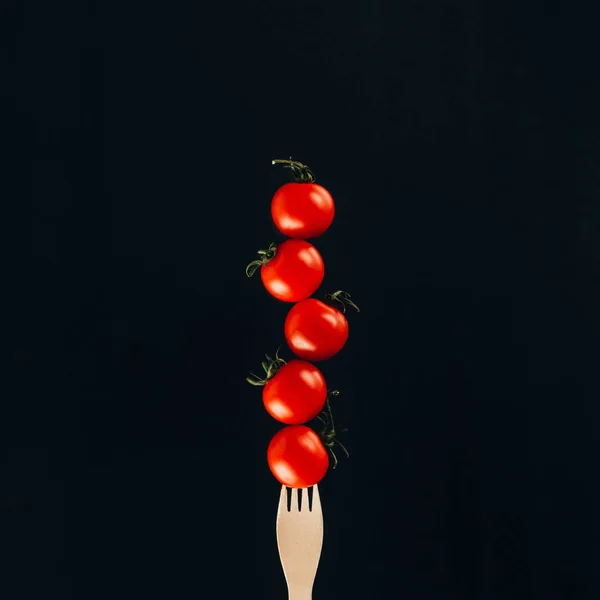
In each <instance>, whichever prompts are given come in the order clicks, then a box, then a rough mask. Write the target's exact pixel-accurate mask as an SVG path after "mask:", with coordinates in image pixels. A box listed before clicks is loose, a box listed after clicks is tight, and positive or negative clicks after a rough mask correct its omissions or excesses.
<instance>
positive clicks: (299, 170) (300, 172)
mask: <svg viewBox="0 0 600 600" xmlns="http://www.w3.org/2000/svg"><path fill="white" fill-rule="evenodd" d="M271 164H273V165H280V164H281V165H284V166H285V168H286V169H290V170H291V171H292V174H293V175H294V179H295V180H296V182H297V183H314V182H315V176H314V174H313V172H312V171H311V170H310V169H309V168H308V167H307V166H306V165H304V164H302V163H301V162H298V161H297V160H292V158H291V157H290V159H289V160H285V159H276V160H274V161H272V163H271Z"/></svg>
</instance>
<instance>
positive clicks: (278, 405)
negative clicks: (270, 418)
mask: <svg viewBox="0 0 600 600" xmlns="http://www.w3.org/2000/svg"><path fill="white" fill-rule="evenodd" d="M270 409H271V412H273V413H275V414H276V415H277V416H278V417H279V418H281V419H289V418H290V417H292V416H293V414H294V413H292V411H291V410H290V407H289V406H287V405H286V404H284V403H283V402H282V401H281V400H279V399H277V400H272V401H271V404H270Z"/></svg>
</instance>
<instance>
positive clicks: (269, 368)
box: [246, 346, 287, 387]
mask: <svg viewBox="0 0 600 600" xmlns="http://www.w3.org/2000/svg"><path fill="white" fill-rule="evenodd" d="M280 349H281V346H279V348H278V349H277V352H276V354H275V358H271V357H270V356H269V355H268V354H265V358H266V359H267V360H266V361H265V360H263V361H262V362H261V363H260V364H261V366H262V368H263V371H264V372H265V377H264V378H263V377H259V376H258V375H255V374H254V373H250V375H248V377H246V381H247V382H248V383H249V384H250V385H254V386H257V387H258V386H264V385H267V383H269V381H270V380H271V379H273V377H275V375H276V374H277V371H279V369H281V367H283V365H285V364H287V363H286V361H285V360H283V358H281V357H280V356H279V350H280Z"/></svg>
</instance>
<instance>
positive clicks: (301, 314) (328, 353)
mask: <svg viewBox="0 0 600 600" xmlns="http://www.w3.org/2000/svg"><path fill="white" fill-rule="evenodd" d="M284 332H285V339H286V341H287V344H288V346H289V347H290V350H292V352H293V353H294V354H295V355H296V356H298V357H299V358H302V359H304V360H309V361H311V362H316V361H320V360H326V359H328V358H331V357H332V356H335V355H336V354H337V353H338V352H339V351H340V350H341V349H342V348H343V347H344V344H345V343H346V340H347V339H348V321H347V319H346V317H345V316H344V314H343V313H342V312H341V311H339V310H338V309H337V308H333V307H332V306H329V305H327V304H325V303H324V302H321V300H317V299H316V298H307V299H306V300H302V301H301V302H298V303H297V304H295V305H294V306H292V308H291V309H290V311H289V312H288V315H287V317H286V319H285V326H284Z"/></svg>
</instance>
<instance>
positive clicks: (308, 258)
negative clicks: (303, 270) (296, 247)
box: [298, 248, 318, 268]
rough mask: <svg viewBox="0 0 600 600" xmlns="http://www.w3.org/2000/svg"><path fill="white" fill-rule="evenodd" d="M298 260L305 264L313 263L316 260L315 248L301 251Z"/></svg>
mask: <svg viewBox="0 0 600 600" xmlns="http://www.w3.org/2000/svg"><path fill="white" fill-rule="evenodd" d="M298 258H299V259H300V260H301V261H302V262H303V263H310V262H313V260H314V258H315V249H314V248H303V249H302V250H300V251H299V252H298ZM317 268H318V267H317Z"/></svg>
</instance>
